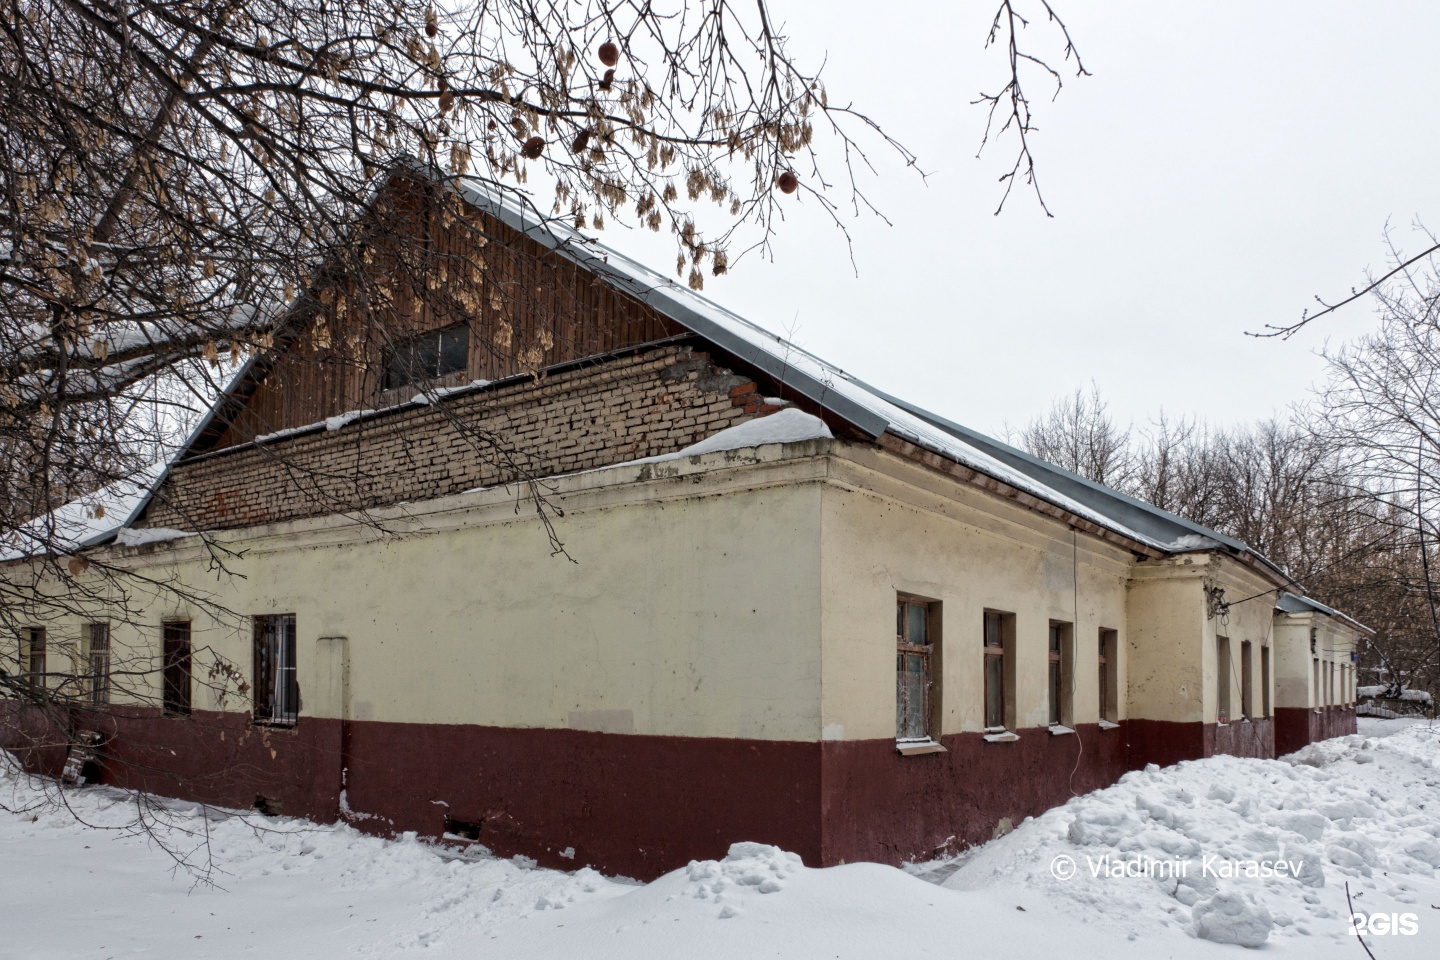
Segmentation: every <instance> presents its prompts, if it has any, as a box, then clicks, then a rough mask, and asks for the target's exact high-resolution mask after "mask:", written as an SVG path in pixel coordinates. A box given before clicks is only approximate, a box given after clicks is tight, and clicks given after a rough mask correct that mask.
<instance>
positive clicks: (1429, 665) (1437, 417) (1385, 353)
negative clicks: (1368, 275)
mask: <svg viewBox="0 0 1440 960" xmlns="http://www.w3.org/2000/svg"><path fill="white" fill-rule="evenodd" d="M1372 295H1373V297H1374V299H1375V302H1376V304H1377V309H1378V312H1379V327H1378V329H1377V330H1376V331H1375V332H1374V333H1372V334H1369V335H1367V336H1365V337H1362V338H1360V339H1359V340H1358V341H1356V342H1355V343H1353V344H1350V345H1347V346H1344V347H1341V348H1338V349H1335V350H1331V351H1329V352H1327V354H1326V359H1327V360H1328V361H1329V377H1328V380H1327V382H1326V384H1325V386H1324V388H1323V390H1322V391H1321V394H1320V401H1321V419H1320V425H1321V428H1322V429H1323V430H1324V431H1325V432H1326V434H1327V435H1328V436H1329V437H1330V438H1331V439H1332V441H1333V442H1334V443H1336V444H1337V445H1342V446H1343V447H1344V448H1345V449H1346V450H1347V451H1348V455H1349V466H1350V469H1351V470H1352V471H1353V473H1354V475H1355V476H1356V477H1357V480H1358V482H1359V483H1360V484H1362V485H1363V488H1364V490H1365V492H1366V494H1367V495H1368V496H1369V497H1370V498H1371V499H1372V500H1373V501H1374V502H1375V503H1376V504H1377V508H1378V510H1379V511H1381V512H1382V513H1383V515H1384V516H1385V518H1386V519H1387V520H1388V521H1389V523H1390V525H1391V528H1392V530H1393V539H1394V542H1395V548H1394V552H1395V554H1396V555H1397V556H1398V557H1401V558H1403V560H1404V561H1407V562H1397V563H1392V564H1390V566H1389V569H1387V570H1386V571H1385V573H1386V574H1387V577H1386V580H1387V584H1388V587H1389V597H1390V601H1391V603H1392V605H1393V607H1394V608H1395V610H1396V614H1397V616H1398V617H1399V618H1401V619H1403V621H1404V624H1405V629H1404V630H1403V633H1401V635H1400V636H1399V637H1398V638H1397V641H1396V642H1395V643H1394V644H1391V645H1390V646H1389V648H1387V649H1385V650H1383V651H1382V653H1383V654H1384V660H1385V663H1384V665H1385V666H1386V668H1387V674H1388V676H1389V677H1390V678H1391V679H1392V680H1394V681H1395V682H1397V683H1398V682H1400V680H1401V679H1402V678H1403V679H1404V680H1406V681H1407V682H1410V683H1412V684H1413V685H1415V686H1419V687H1428V688H1430V689H1431V692H1432V693H1433V692H1435V687H1436V686H1437V683H1440V585H1437V579H1436V578H1437V576H1440V265H1437V263H1436V260H1435V257H1434V255H1433V253H1432V255H1431V256H1430V257H1429V259H1427V260H1426V261H1425V262H1424V263H1423V264H1410V265H1407V266H1406V267H1405V269H1404V270H1403V271H1402V273H1401V274H1399V275H1397V276H1396V277H1394V278H1392V279H1391V280H1389V281H1388V282H1385V283H1382V284H1380V285H1378V286H1376V287H1375V288H1374V289H1373V290H1372Z"/></svg>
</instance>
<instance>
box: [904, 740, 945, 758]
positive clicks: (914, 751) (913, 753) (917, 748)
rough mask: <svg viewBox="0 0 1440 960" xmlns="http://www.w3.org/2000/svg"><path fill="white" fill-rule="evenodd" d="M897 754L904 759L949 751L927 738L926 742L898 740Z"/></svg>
mask: <svg viewBox="0 0 1440 960" xmlns="http://www.w3.org/2000/svg"><path fill="white" fill-rule="evenodd" d="M895 752H896V753H898V754H900V755H901V756H902V757H918V756H921V755H923V754H927V753H948V752H949V751H947V750H946V749H945V748H944V747H943V746H941V745H940V744H938V743H936V742H935V741H934V740H931V739H930V738H928V737H927V738H926V739H924V740H896V741H895Z"/></svg>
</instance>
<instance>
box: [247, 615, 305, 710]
mask: <svg viewBox="0 0 1440 960" xmlns="http://www.w3.org/2000/svg"><path fill="white" fill-rule="evenodd" d="M254 701H255V722H256V723H273V724H279V725H284V726H290V725H293V724H294V723H295V720H296V717H297V716H298V715H299V713H300V687H299V684H298V683H297V681H296V677H295V614H293V613H282V614H275V615H271V616H260V617H256V618H255V690H254Z"/></svg>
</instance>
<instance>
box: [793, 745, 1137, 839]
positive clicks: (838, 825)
mask: <svg viewBox="0 0 1440 960" xmlns="http://www.w3.org/2000/svg"><path fill="white" fill-rule="evenodd" d="M1019 735H1020V739H1019V740H1016V741H1013V742H1009V743H987V742H986V741H985V738H984V736H983V735H982V734H979V733H960V734H953V735H951V736H947V737H942V738H941V743H942V744H943V745H944V747H945V749H946V751H947V752H946V753H932V754H923V755H920V756H911V757H903V756H901V755H900V754H899V753H897V752H896V750H895V741H893V740H860V741H855V740H830V741H825V742H824V743H822V744H821V747H822V751H821V755H822V757H823V761H822V771H823V772H822V775H823V778H824V799H823V806H822V807H821V811H820V818H821V822H822V824H823V827H822V829H823V831H824V838H823V847H822V856H821V861H822V862H823V863H826V864H834V863H840V862H842V861H846V862H848V861H855V860H876V861H879V862H881V863H899V862H901V861H904V860H913V859H916V858H930V857H936V856H940V855H942V854H944V853H947V852H955V851H958V850H961V849H964V848H965V847H968V846H971V845H972V844H976V843H984V842H985V841H987V840H991V839H993V838H994V837H995V836H996V835H997V828H998V832H1003V830H1004V828H1003V827H1001V820H1002V819H1008V820H1009V821H1010V824H1011V825H1015V824H1018V823H1020V821H1021V820H1023V819H1024V818H1026V817H1029V816H1034V815H1036V814H1040V813H1043V812H1044V811H1046V810H1048V809H1049V808H1051V807H1053V806H1056V805H1058V804H1061V803H1064V802H1065V801H1066V800H1069V799H1070V798H1071V797H1072V796H1078V795H1079V794H1082V793H1086V792H1088V791H1091V790H1096V789H1099V788H1100V787H1104V786H1107V785H1109V784H1111V783H1113V782H1115V780H1116V779H1117V778H1118V777H1119V776H1120V775H1121V774H1122V773H1124V772H1125V770H1126V761H1125V753H1126V751H1125V729H1124V726H1123V725H1121V727H1119V728H1117V729H1113V730H1101V729H1100V728H1099V727H1098V726H1096V725H1094V724H1081V725H1080V726H1079V727H1078V729H1077V730H1076V732H1075V733H1074V734H1067V735H1064V736H1053V735H1051V733H1050V731H1049V730H1048V729H1046V728H1044V727H1040V728H1038V729H1033V730H1021V731H1019Z"/></svg>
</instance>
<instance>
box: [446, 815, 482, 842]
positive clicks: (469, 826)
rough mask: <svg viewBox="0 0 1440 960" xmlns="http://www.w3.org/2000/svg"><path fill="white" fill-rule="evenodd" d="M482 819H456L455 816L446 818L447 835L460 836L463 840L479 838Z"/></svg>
mask: <svg viewBox="0 0 1440 960" xmlns="http://www.w3.org/2000/svg"><path fill="white" fill-rule="evenodd" d="M483 822H484V821H482V820H456V819H455V818H454V817H446V818H445V835H446V836H450V837H459V838H460V839H461V840H479V839H480V824H481V823H483Z"/></svg>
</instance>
